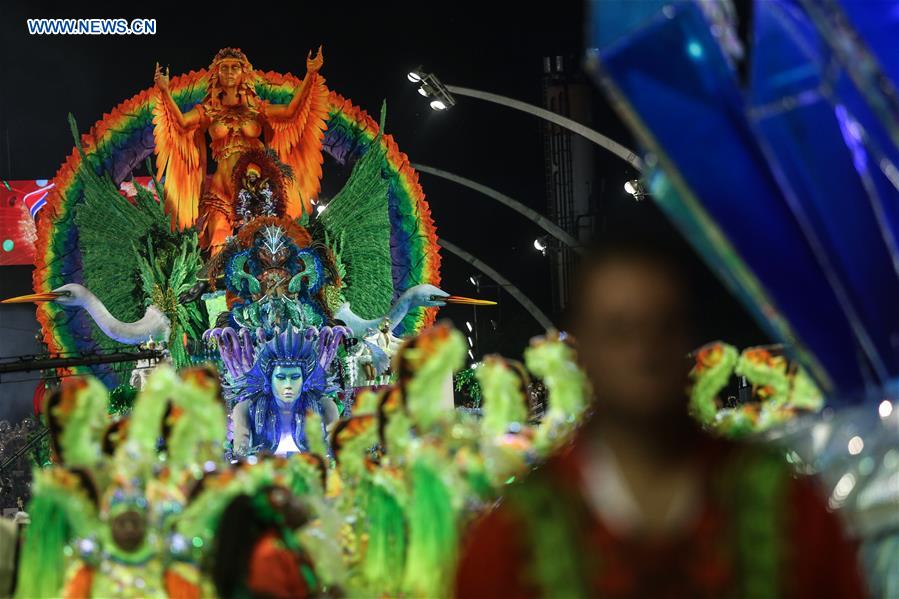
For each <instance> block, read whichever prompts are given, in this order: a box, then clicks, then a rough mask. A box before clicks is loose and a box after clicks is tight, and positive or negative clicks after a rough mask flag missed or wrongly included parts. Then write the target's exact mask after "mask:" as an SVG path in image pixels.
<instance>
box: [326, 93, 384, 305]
mask: <svg viewBox="0 0 899 599" xmlns="http://www.w3.org/2000/svg"><path fill="white" fill-rule="evenodd" d="M386 113H387V104H386V103H384V105H383V106H382V108H381V131H382V132H383V130H384V119H385V118H386ZM380 139H381V133H379V134H378V136H377V137H376V138H375V140H374V141H373V142H372V144H371V145H370V146H369V149H368V151H367V152H366V153H365V154H364V155H363V156H362V158H360V159H359V161H358V162H356V165H355V166H354V167H353V172H352V174H351V175H350V178H349V179H348V180H347V182H346V185H344V187H343V189H341V190H340V192H338V193H337V195H335V196H334V198H333V199H332V200H331V201H330V202H329V203H328V207H327V209H326V210H325V211H324V212H322V213H321V214H320V215H319V216H318V222H319V223H321V225H322V227H323V229H324V232H325V233H326V234H327V235H328V239H329V240H336V241H337V244H336V251H335V257H336V258H337V261H338V264H339V265H340V266H339V268H343V269H345V272H346V279H345V281H344V295H345V296H346V299H347V300H348V301H349V302H350V305H351V306H352V308H353V311H354V312H355V313H356V314H358V315H359V316H361V317H362V318H378V317H380V316H383V315H384V314H386V313H387V311H388V310H390V305H391V302H392V301H393V275H392V261H391V257H390V230H391V229H390V216H389V212H388V197H387V192H388V181H387V179H385V178H384V177H383V175H382V173H381V168H382V165H383V163H384V150H383V149H382V148H381V144H380Z"/></svg>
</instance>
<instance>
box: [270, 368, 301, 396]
mask: <svg viewBox="0 0 899 599" xmlns="http://www.w3.org/2000/svg"><path fill="white" fill-rule="evenodd" d="M302 387H303V370H302V369H301V368H300V367H299V366H275V369H274V370H273V371H272V395H274V396H275V399H277V400H278V403H281V404H292V403H293V402H294V401H296V398H297V397H298V396H299V395H300V389H302Z"/></svg>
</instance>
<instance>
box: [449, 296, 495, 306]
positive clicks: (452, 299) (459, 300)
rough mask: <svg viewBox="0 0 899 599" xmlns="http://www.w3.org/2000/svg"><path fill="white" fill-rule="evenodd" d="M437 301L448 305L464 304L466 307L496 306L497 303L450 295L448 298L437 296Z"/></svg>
mask: <svg viewBox="0 0 899 599" xmlns="http://www.w3.org/2000/svg"><path fill="white" fill-rule="evenodd" d="M434 299H436V300H438V301H441V302H446V303H448V304H462V305H465V306H495V305H496V302H493V301H490V300H482V299H474V298H471V297H462V296H461V295H448V296H446V297H439V296H435V298H434Z"/></svg>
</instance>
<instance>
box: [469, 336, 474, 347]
mask: <svg viewBox="0 0 899 599" xmlns="http://www.w3.org/2000/svg"><path fill="white" fill-rule="evenodd" d="M468 345H469V346H470V347H474V341H472V339H471V337H469V338H468Z"/></svg>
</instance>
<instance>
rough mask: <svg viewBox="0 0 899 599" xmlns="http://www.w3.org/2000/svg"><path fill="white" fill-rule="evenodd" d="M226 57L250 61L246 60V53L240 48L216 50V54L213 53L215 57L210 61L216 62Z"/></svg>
mask: <svg viewBox="0 0 899 599" xmlns="http://www.w3.org/2000/svg"><path fill="white" fill-rule="evenodd" d="M226 58H233V59H237V60H239V61H241V62H247V63H248V62H250V61H249V60H247V56H246V54H244V53H243V52H242V51H241V50H240V48H222V49H221V50H219V51H218V54H216V55H215V58H213V59H212V62H213V63H216V62H219V61H221V60H225V59H226Z"/></svg>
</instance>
